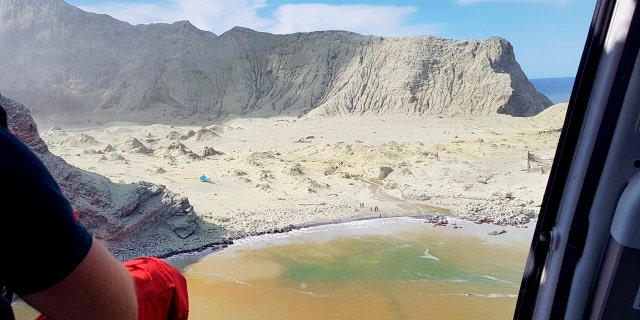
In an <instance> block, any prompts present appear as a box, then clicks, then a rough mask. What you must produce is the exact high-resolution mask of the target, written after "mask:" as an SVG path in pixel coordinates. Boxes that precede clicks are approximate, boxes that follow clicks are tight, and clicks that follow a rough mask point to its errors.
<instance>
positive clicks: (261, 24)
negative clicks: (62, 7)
mask: <svg viewBox="0 0 640 320" xmlns="http://www.w3.org/2000/svg"><path fill="white" fill-rule="evenodd" d="M463 1H474V0H463ZM475 1H477V0H475ZM103 3H104V2H103ZM266 6H267V0H233V1H201V0H166V1H165V2H156V3H154V4H140V3H122V2H117V3H116V2H111V3H109V2H107V3H104V4H103V5H100V6H81V9H83V10H85V11H91V12H97V13H105V14H108V15H110V16H112V17H114V18H116V19H118V20H122V21H127V22H129V23H131V24H146V23H157V22H165V23H171V22H175V21H180V20H189V21H190V22H191V23H192V24H193V25H194V26H196V27H197V28H199V29H202V30H208V31H211V32H214V33H216V34H218V35H219V34H222V33H224V32H226V31H228V30H229V29H231V28H233V27H234V26H242V27H247V28H250V29H254V30H257V31H264V32H270V33H277V34H286V33H294V32H310V31H318V30H347V31H352V32H356V33H360V34H364V35H369V34H372V35H378V36H406V35H418V34H420V35H424V34H432V35H435V34H437V31H438V30H439V26H438V25H412V26H410V27H408V26H406V20H407V19H408V17H409V16H410V15H412V14H414V13H416V12H417V10H418V9H417V8H416V7H409V6H405V7H400V6H375V5H327V4H284V5H281V6H280V7H278V8H277V9H276V10H275V12H274V14H273V16H272V17H267V18H263V17H260V16H259V15H258V14H257V11H258V10H260V9H262V8H264V7H266Z"/></svg>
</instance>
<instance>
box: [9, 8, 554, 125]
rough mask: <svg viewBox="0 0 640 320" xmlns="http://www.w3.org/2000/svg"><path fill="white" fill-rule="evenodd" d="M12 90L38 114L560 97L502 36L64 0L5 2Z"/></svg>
mask: <svg viewBox="0 0 640 320" xmlns="http://www.w3.org/2000/svg"><path fill="white" fill-rule="evenodd" d="M0 21H2V25H0V48H1V49H0V59H1V60H2V61H3V63H2V64H0V74H2V75H3V76H2V77H1V78H0V90H2V92H3V93H4V94H5V95H6V96H9V97H11V98H13V99H16V100H18V101H21V102H22V103H25V104H26V105H29V106H30V107H33V108H34V111H33V112H34V114H36V113H35V112H39V113H38V114H40V113H42V114H66V116H67V117H76V118H81V117H85V118H87V117H97V116H98V115H101V116H110V117H111V118H114V119H126V120H139V121H147V122H149V121H150V122H165V123H176V121H178V120H189V121H200V122H207V121H209V123H210V122H211V121H212V120H215V119H220V118H224V117H228V116H245V117H249V116H250V117H263V116H273V115H295V116H303V115H308V114H310V115H331V116H334V115H348V114H356V115H389V114H391V115H396V114H403V115H416V116H421V115H433V116H447V117H450V116H460V115H464V116H473V115H482V114H495V113H503V114H509V115H513V116H531V115H534V114H537V113H539V112H540V111H542V110H544V109H545V108H546V107H548V106H550V105H551V101H550V100H549V99H548V98H547V97H545V96H544V95H542V94H540V93H539V92H537V91H536V90H535V88H534V87H533V85H532V84H531V83H530V82H529V81H528V79H527V77H526V75H525V74H524V73H523V72H522V70H521V68H520V66H519V64H518V63H517V61H516V59H515V56H514V52H513V48H512V46H511V44H510V43H509V42H508V41H507V40H505V39H502V38H498V37H490V38H488V39H485V40H461V41H457V40H449V39H443V38H438V37H432V36H416V37H402V38H389V37H378V36H364V35H359V34H355V33H350V32H344V31H324V32H310V33H296V34H287V35H274V34H268V33H261V32H256V31H253V30H250V29H246V28H241V27H235V28H233V29H231V30H229V31H227V32H225V33H224V34H222V35H220V36H218V35H216V34H213V33H210V32H207V31H202V30H198V29H197V28H195V27H194V26H193V25H191V24H190V23H189V22H188V21H180V22H175V23H172V24H149V25H136V26H133V25H130V24H128V23H125V22H122V21H118V20H116V19H113V18H111V17H109V16H107V15H99V14H93V13H87V12H84V11H82V10H80V9H78V8H75V7H73V6H70V5H68V4H66V3H64V2H63V1H62V0H3V1H1V2H0Z"/></svg>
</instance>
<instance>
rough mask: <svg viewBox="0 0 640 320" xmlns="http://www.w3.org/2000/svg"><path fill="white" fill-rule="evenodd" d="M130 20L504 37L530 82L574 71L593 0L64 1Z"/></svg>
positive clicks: (220, 29) (221, 27)
mask: <svg viewBox="0 0 640 320" xmlns="http://www.w3.org/2000/svg"><path fill="white" fill-rule="evenodd" d="M65 2H66V3H68V4H70V5H73V6H76V7H79V8H80V9H83V10H85V11H90V12H96V13H105V14H108V15H110V16H112V17H114V18H116V19H118V20H123V21H127V22H129V23H131V24H140V23H155V22H167V23H171V22H175V21H180V20H189V21H190V22H191V23H192V24H193V25H195V26H196V27H198V28H199V29H202V30H208V31H211V32H213V33H215V34H217V35H220V34H222V33H224V32H225V31H228V30H229V29H231V28H233V27H234V26H242V27H247V28H251V29H253V30H256V31H263V32H269V33H275V34H286V33H294V32H309V31H317V30H347V31H353V32H356V33H360V34H364V35H378V36H390V37H398V36H410V35H433V36H438V37H444V38H449V39H485V38H487V37H489V36H500V37H503V38H505V39H507V40H509V42H511V44H512V45H513V47H514V51H515V54H516V59H517V60H518V62H519V63H520V66H521V67H522V69H523V70H524V72H525V73H526V74H527V76H528V77H529V78H530V79H534V78H549V77H572V76H575V74H576V71H577V68H578V63H579V61H580V56H581V54H582V49H583V47H584V42H585V38H586V35H587V32H588V30H589V25H590V23H591V18H592V15H593V11H594V8H595V3H596V0H395V1H391V0H361V1H354V0H333V1H329V0H315V1H314V0H309V1H301V0H128V1H119V0H65Z"/></svg>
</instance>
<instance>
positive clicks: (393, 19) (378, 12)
mask: <svg viewBox="0 0 640 320" xmlns="http://www.w3.org/2000/svg"><path fill="white" fill-rule="evenodd" d="M417 10H418V9H417V8H415V7H397V6H374V5H326V4H286V5H282V6H280V7H279V8H278V9H277V10H276V12H275V14H274V18H275V20H276V21H277V22H276V23H275V24H274V25H273V26H272V27H270V28H268V30H267V31H268V32H271V33H280V34H283V33H293V32H309V31H317V30H348V31H352V32H356V33H360V34H365V35H368V34H372V35H378V36H400V35H414V34H427V33H429V34H432V33H434V32H435V31H436V29H437V27H436V26H426V25H422V26H413V27H411V28H408V27H406V26H405V25H404V22H405V21H406V19H407V17H408V16H409V15H411V14H413V13H416V12H417Z"/></svg>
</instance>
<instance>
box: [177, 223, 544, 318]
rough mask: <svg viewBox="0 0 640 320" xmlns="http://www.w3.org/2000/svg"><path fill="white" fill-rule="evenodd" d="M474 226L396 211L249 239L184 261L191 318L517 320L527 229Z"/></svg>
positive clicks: (527, 238)
mask: <svg viewBox="0 0 640 320" xmlns="http://www.w3.org/2000/svg"><path fill="white" fill-rule="evenodd" d="M471 228H476V229H477V228H479V227H477V226H471V225H469V226H468V227H467V228H459V229H452V228H451V227H437V228H435V227H432V226H431V225H428V224H424V223H419V222H416V221H412V220H409V219H398V220H393V219H390V220H385V221H375V222H362V223H359V224H358V223H356V224H353V225H348V224H347V225H340V226H338V225H336V226H324V227H323V228H320V229H319V230H315V231H314V230H308V231H301V232H298V233H292V234H288V235H278V236H270V237H269V236H267V237H262V238H260V237H258V238H255V239H247V240H243V241H240V242H239V243H238V244H237V245H234V246H231V247H230V248H228V250H221V251H218V252H214V253H211V254H209V255H207V256H206V257H202V258H199V259H197V260H196V261H193V263H189V264H188V265H187V266H186V267H185V268H184V274H185V275H186V276H187V279H188V282H189V286H190V290H189V294H190V301H191V304H192V308H191V310H192V312H191V317H190V318H191V319H511V318H513V311H514V308H515V303H516V301H517V294H518V290H519V286H520V281H521V279H522V272H523V269H524V265H525V262H526V255H527V253H528V247H529V243H530V239H531V238H530V236H531V233H530V232H529V231H528V230H516V229H514V230H512V231H511V232H512V233H513V232H517V233H518V234H519V236H518V237H514V236H513V235H512V234H511V235H510V236H509V237H507V236H506V235H505V236H503V238H499V237H500V236H493V237H490V236H486V231H490V230H491V229H490V228H492V227H488V226H484V227H482V228H485V229H487V230H483V231H480V233H479V235H484V236H474V235H470V233H475V234H478V230H476V231H474V232H468V231H465V229H471ZM532 229H533V228H531V229H529V230H531V232H532ZM507 234H508V233H507Z"/></svg>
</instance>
